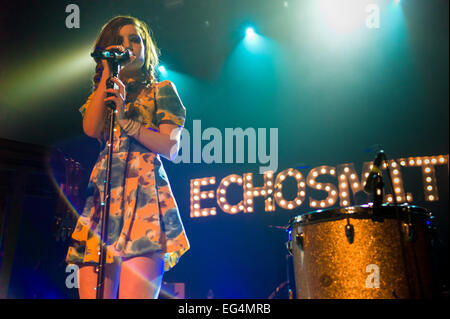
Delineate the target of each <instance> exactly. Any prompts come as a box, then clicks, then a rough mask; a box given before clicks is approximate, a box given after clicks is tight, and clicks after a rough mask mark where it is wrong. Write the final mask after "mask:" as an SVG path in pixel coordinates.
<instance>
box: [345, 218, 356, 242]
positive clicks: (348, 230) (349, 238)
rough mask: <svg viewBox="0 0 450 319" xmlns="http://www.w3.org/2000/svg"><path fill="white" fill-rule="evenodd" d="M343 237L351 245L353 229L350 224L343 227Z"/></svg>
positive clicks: (353, 235) (353, 234) (353, 237)
mask: <svg viewBox="0 0 450 319" xmlns="http://www.w3.org/2000/svg"><path fill="white" fill-rule="evenodd" d="M345 236H346V237H347V241H348V243H349V244H353V240H354V239H355V229H354V228H353V225H352V224H350V222H349V223H348V224H347V225H345Z"/></svg>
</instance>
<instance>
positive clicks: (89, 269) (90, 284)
mask: <svg viewBox="0 0 450 319" xmlns="http://www.w3.org/2000/svg"><path fill="white" fill-rule="evenodd" d="M79 271H80V288H79V289H78V292H79V294H80V299H95V298H96V295H97V294H96V290H95V287H96V286H97V273H96V272H95V266H93V265H82V266H80V270H79ZM119 275H120V264H119V263H114V264H106V265H105V289H104V291H103V297H104V299H115V298H116V297H117V289H118V284H119Z"/></svg>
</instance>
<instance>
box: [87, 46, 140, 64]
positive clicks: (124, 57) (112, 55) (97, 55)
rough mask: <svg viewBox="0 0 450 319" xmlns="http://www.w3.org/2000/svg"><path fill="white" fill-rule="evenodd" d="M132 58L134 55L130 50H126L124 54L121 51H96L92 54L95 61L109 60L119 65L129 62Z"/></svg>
mask: <svg viewBox="0 0 450 319" xmlns="http://www.w3.org/2000/svg"><path fill="white" fill-rule="evenodd" d="M131 56H132V53H131V52H130V50H125V51H124V52H122V51H120V50H119V49H111V50H95V51H94V52H92V53H91V57H93V58H94V60H98V59H100V60H108V61H111V62H115V63H118V64H121V63H124V62H127V61H128V60H129V59H130V57H131Z"/></svg>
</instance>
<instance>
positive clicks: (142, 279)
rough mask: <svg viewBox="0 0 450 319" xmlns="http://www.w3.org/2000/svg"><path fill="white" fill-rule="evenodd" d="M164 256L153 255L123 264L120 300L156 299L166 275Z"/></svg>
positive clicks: (133, 259)
mask: <svg viewBox="0 0 450 319" xmlns="http://www.w3.org/2000/svg"><path fill="white" fill-rule="evenodd" d="M163 256H164V255H163V254H158V253H152V254H148V255H144V256H138V257H133V258H130V259H127V260H124V261H123V262H122V264H121V271H120V285H119V299H156V298H158V295H159V290H160V288H161V282H162V277H163V274H164V259H163Z"/></svg>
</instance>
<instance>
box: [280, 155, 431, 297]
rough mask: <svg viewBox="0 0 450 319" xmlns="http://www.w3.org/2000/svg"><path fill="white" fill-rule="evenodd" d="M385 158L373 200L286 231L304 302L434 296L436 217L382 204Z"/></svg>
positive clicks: (310, 217) (373, 178)
mask: <svg viewBox="0 0 450 319" xmlns="http://www.w3.org/2000/svg"><path fill="white" fill-rule="evenodd" d="M382 158H384V160H385V161H386V162H387V159H386V156H385V155H384V152H383V151H380V152H379V153H378V155H377V159H376V160H375V161H374V165H373V166H374V168H373V169H372V171H371V175H369V177H368V180H367V183H366V184H369V183H370V184H371V185H367V186H366V189H365V190H366V191H367V190H370V192H371V194H370V195H372V196H373V199H374V200H373V202H370V203H368V204H365V205H359V206H351V207H345V208H337V209H322V210H317V211H313V212H309V213H306V214H302V215H299V216H296V217H295V218H294V219H293V220H291V221H289V225H288V226H286V227H285V228H286V231H287V234H288V241H287V242H286V248H287V250H288V252H289V254H290V255H291V256H292V261H293V268H294V277H295V285H296V287H295V291H296V297H297V298H298V299H397V298H400V299H416V298H431V297H432V296H433V284H432V283H433V280H432V267H431V246H432V241H433V233H434V226H433V216H432V214H431V212H429V211H428V210H427V209H425V208H422V207H418V206H414V205H410V204H408V203H404V204H398V203H397V202H394V203H393V204H383V203H382V201H381V200H380V198H381V197H383V194H384V191H383V188H384V187H383V185H384V183H383V180H382V175H381V172H380V171H381V170H380V169H379V166H380V165H381V162H382V160H381V159H382ZM389 177H390V176H389ZM390 179H391V178H390ZM380 187H381V188H380ZM394 197H395V196H394Z"/></svg>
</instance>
